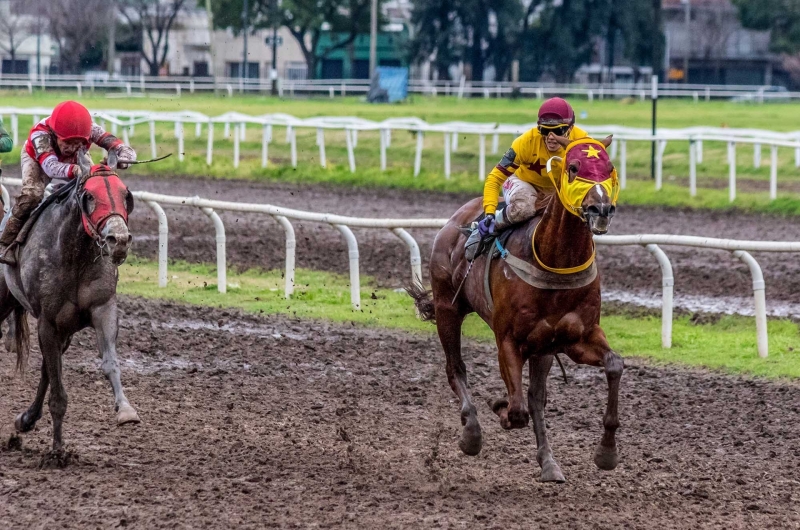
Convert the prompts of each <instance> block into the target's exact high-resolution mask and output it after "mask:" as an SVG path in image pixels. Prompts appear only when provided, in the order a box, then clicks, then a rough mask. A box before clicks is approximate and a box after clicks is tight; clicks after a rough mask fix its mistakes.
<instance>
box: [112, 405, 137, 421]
mask: <svg viewBox="0 0 800 530" xmlns="http://www.w3.org/2000/svg"><path fill="white" fill-rule="evenodd" d="M140 421H142V420H140V419H139V415H138V414H137V413H136V410H134V408H133V407H131V406H130V405H123V406H122V407H120V408H119V412H118V413H117V425H125V424H126V423H139V422H140Z"/></svg>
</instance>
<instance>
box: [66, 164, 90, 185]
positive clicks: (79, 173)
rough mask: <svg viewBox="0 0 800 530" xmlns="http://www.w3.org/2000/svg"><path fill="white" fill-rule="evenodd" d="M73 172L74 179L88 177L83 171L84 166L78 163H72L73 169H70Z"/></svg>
mask: <svg viewBox="0 0 800 530" xmlns="http://www.w3.org/2000/svg"><path fill="white" fill-rule="evenodd" d="M70 173H71V174H72V180H77V181H78V182H81V181H82V180H83V179H84V178H86V177H88V175H86V174H85V173H84V171H83V168H82V167H81V166H79V165H78V164H72V170H71V171H70Z"/></svg>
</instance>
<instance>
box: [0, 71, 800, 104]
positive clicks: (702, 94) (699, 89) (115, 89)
mask: <svg viewBox="0 0 800 530" xmlns="http://www.w3.org/2000/svg"><path fill="white" fill-rule="evenodd" d="M369 87H370V81H369V80H368V79H296V80H291V79H278V83H277V90H278V95H279V96H280V97H287V96H292V97H293V96H295V95H296V94H302V95H324V96H328V97H331V98H333V97H337V96H353V95H364V94H366V93H367V92H368V91H369ZM0 89H16V90H26V91H27V92H29V93H31V94H32V93H33V91H34V90H41V91H46V90H61V91H64V90H74V91H76V92H77V94H78V95H82V94H83V91H84V90H87V91H89V92H95V90H98V91H104V92H106V93H107V94H109V95H110V96H120V97H144V96H146V95H148V94H150V95H164V94H168V95H170V96H172V97H180V96H181V95H182V94H183V93H188V94H193V93H195V92H216V93H223V94H228V95H229V96H232V95H233V94H234V93H235V92H236V93H266V92H270V91H271V89H272V81H271V80H270V79H262V78H257V79H243V78H238V77H236V78H229V77H217V78H213V77H197V78H189V77H185V76H158V77H153V76H143V75H142V76H121V77H114V78H112V79H98V78H94V77H91V76H89V77H87V76H78V75H47V76H39V77H38V78H37V77H35V76H31V75H0ZM408 91H409V93H412V94H423V95H427V96H432V97H437V96H455V97H459V98H462V97H465V96H468V97H483V98H502V97H511V96H512V95H521V96H527V97H534V98H538V99H544V98H546V97H550V96H574V97H583V98H586V99H589V100H590V101H591V100H594V99H600V100H602V99H606V98H639V99H642V100H644V99H646V98H647V97H648V96H649V94H650V80H649V77H647V78H646V79H645V78H644V77H643V81H641V82H639V83H636V84H634V83H625V84H623V83H620V84H598V83H594V84H591V83H590V84H574V83H571V84H558V83H530V82H518V83H512V82H508V81H499V82H498V81H467V80H466V79H465V78H464V77H462V78H461V79H459V80H455V81H445V80H442V81H430V80H424V79H411V80H409V83H408ZM658 94H659V97H681V98H691V99H693V100H694V101H701V100H703V101H710V100H711V99H731V98H736V99H738V100H742V101H752V102H755V103H764V102H769V101H790V100H793V99H798V98H800V92H789V91H784V90H780V89H776V88H775V87H769V86H760V85H703V84H673V83H661V84H659V85H658Z"/></svg>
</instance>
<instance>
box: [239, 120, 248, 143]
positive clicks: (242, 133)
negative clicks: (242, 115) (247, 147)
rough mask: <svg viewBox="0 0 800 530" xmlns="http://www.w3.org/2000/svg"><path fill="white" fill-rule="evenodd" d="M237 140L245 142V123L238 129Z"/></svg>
mask: <svg viewBox="0 0 800 530" xmlns="http://www.w3.org/2000/svg"><path fill="white" fill-rule="evenodd" d="M238 132H239V139H240V140H241V141H243V142H245V141H247V123H245V122H242V123H240V124H239V127H238Z"/></svg>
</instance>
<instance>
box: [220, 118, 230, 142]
mask: <svg viewBox="0 0 800 530" xmlns="http://www.w3.org/2000/svg"><path fill="white" fill-rule="evenodd" d="M222 137H223V138H230V137H231V122H229V121H227V120H226V121H225V125H224V126H223V128H222Z"/></svg>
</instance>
